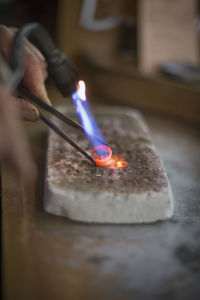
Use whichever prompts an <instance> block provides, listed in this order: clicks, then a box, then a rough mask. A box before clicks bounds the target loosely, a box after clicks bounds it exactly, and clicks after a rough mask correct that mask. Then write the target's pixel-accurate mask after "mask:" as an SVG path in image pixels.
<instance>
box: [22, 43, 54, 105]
mask: <svg viewBox="0 0 200 300" xmlns="http://www.w3.org/2000/svg"><path fill="white" fill-rule="evenodd" d="M24 54H25V66H26V68H25V74H24V78H23V82H24V85H25V86H26V87H27V88H28V89H29V90H30V92H31V93H32V94H34V95H35V96H36V97H38V98H40V99H41V100H43V101H44V102H45V103H47V104H49V105H51V101H50V100H49V97H48V95H47V91H46V88H45V85H44V76H43V73H42V69H41V67H40V61H39V59H38V58H37V57H36V55H35V54H33V52H32V50H30V49H29V48H28V47H27V46H25V51H24Z"/></svg>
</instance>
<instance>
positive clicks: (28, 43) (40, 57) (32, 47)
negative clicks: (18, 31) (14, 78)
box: [25, 39, 48, 81]
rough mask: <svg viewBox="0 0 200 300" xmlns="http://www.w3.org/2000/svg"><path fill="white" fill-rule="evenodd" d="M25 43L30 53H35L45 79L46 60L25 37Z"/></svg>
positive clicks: (46, 73)
mask: <svg viewBox="0 0 200 300" xmlns="http://www.w3.org/2000/svg"><path fill="white" fill-rule="evenodd" d="M25 44H26V46H27V47H28V48H29V50H30V51H31V52H32V54H33V55H35V56H36V57H37V58H38V61H39V64H40V68H41V71H42V75H43V81H45V80H46V79H47V77H48V72H47V63H46V60H45V58H44V56H43V55H42V53H41V52H40V51H39V50H38V49H37V48H36V47H35V46H34V45H33V44H31V43H30V42H29V41H28V40H27V39H26V40H25Z"/></svg>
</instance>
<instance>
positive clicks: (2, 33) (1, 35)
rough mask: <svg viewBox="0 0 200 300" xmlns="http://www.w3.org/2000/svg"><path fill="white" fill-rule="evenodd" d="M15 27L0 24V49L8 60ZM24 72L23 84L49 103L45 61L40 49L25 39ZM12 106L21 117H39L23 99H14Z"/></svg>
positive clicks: (36, 111) (32, 107)
mask: <svg viewBox="0 0 200 300" xmlns="http://www.w3.org/2000/svg"><path fill="white" fill-rule="evenodd" d="M16 31H17V29H16V28H8V27H6V26H4V25H0V51H1V53H2V55H3V56H4V57H5V58H6V60H7V61H8V62H9V59H10V54H11V47H12V42H13V38H14V35H15V33H16ZM24 63H25V73H24V77H23V84H24V86H25V87H26V88H28V89H29V91H30V92H31V93H32V94H33V95H35V96H36V97H38V98H40V99H41V100H43V101H44V102H45V103H47V104H49V105H51V102H50V100H49V98H48V95H47V92H46V89H45V85H44V81H45V80H46V78H47V70H46V62H45V59H44V57H43V56H42V54H41V53H40V51H39V50H38V49H37V48H36V47H35V46H34V45H32V44H31V43H30V42H29V41H28V40H27V39H25V41H24ZM13 100H14V98H13ZM13 104H14V106H15V107H16V109H18V111H19V113H20V115H21V117H22V118H23V119H25V120H29V121H36V120H37V119H38V117H39V113H38V110H37V109H36V108H35V107H34V106H33V105H32V104H30V103H29V102H27V101H25V100H23V99H15V100H14V101H13Z"/></svg>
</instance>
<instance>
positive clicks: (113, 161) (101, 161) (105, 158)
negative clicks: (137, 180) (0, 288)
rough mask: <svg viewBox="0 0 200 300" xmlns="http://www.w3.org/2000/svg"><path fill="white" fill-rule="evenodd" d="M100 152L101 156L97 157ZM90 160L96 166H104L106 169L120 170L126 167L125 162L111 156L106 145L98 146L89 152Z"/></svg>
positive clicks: (109, 149) (110, 151)
mask: <svg viewBox="0 0 200 300" xmlns="http://www.w3.org/2000/svg"><path fill="white" fill-rule="evenodd" d="M99 152H102V155H99ZM91 156H92V158H93V159H94V160H95V162H96V165H97V166H104V167H106V168H108V169H113V170H116V169H121V168H124V167H126V166H127V162H126V161H124V160H123V158H121V157H118V156H112V150H111V148H110V147H108V146H106V145H98V146H97V147H95V148H94V149H93V150H92V152H91Z"/></svg>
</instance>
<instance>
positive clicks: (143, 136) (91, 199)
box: [45, 108, 173, 223]
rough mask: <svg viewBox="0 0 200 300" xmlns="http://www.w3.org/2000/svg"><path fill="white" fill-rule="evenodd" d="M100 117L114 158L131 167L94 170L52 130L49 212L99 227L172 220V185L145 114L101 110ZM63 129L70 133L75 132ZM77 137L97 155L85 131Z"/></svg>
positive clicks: (48, 154)
mask: <svg viewBox="0 0 200 300" xmlns="http://www.w3.org/2000/svg"><path fill="white" fill-rule="evenodd" d="M67 114H68V115H69V112H67ZM71 117H73V118H75V116H74V115H71ZM95 117H96V119H97V122H98V124H99V127H100V128H101V130H102V133H103V136H104V137H105V140H106V142H107V143H108V144H109V146H110V147H111V148H112V151H113V155H117V156H119V157H122V158H123V159H124V160H125V161H126V162H127V166H126V167H125V168H119V169H117V170H116V169H114V170H113V169H109V168H105V167H102V166H96V167H94V166H92V165H91V164H90V162H89V161H87V160H85V158H84V157H83V156H81V154H79V153H78V152H77V151H76V150H74V149H73V148H72V147H71V146H70V145H68V144H67V143H65V142H64V141H62V139H61V138H60V137H58V136H57V135H56V134H55V133H53V132H50V134H49V147H48V153H47V167H46V193H45V209H46V210H47V211H48V212H51V213H54V214H57V215H62V216H67V217H69V218H70V219H74V220H79V221H86V222H97V223H98V222H100V223H141V222H152V221H157V220H163V219H167V218H169V217H170V216H171V215H172V213H173V201H172V196H171V189H170V185H169V182H168V178H167V175H166V172H165V170H164V168H163V166H162V163H161V161H160V158H159V156H158V155H157V154H156V153H155V149H154V146H153V145H152V143H151V141H150V137H149V133H148V129H147V126H146V124H145V123H144V121H143V119H142V117H141V115H140V114H139V113H138V112H136V111H133V110H126V109H125V110H124V109H116V108H115V109H113V108H112V110H109V109H108V108H105V109H102V110H100V109H99V110H98V111H97V113H96V115H95ZM60 126H62V124H60ZM63 129H64V130H67V132H69V128H63ZM71 136H72V138H73V139H75V140H76V141H78V142H79V144H80V145H81V146H82V147H83V148H84V149H86V150H87V151H88V152H89V153H90V152H91V150H92V146H91V145H90V143H89V142H88V140H87V139H86V137H85V136H84V135H83V134H82V133H79V132H77V131H75V130H74V131H73V132H72V133H71Z"/></svg>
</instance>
